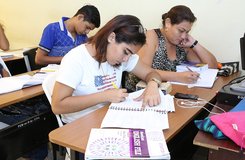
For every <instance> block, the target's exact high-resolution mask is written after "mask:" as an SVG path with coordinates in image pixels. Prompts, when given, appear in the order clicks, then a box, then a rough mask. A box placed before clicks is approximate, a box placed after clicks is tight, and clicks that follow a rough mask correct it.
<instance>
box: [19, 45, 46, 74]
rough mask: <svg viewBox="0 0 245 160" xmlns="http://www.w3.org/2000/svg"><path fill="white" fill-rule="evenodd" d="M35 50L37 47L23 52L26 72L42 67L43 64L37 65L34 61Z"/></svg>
mask: <svg viewBox="0 0 245 160" xmlns="http://www.w3.org/2000/svg"><path fill="white" fill-rule="evenodd" d="M36 51H37V47H35V48H32V49H29V50H27V51H24V52H23V56H24V60H25V64H26V69H27V71H28V72H29V71H33V70H37V69H40V68H42V67H44V66H43V65H38V64H36V63H35V57H36Z"/></svg>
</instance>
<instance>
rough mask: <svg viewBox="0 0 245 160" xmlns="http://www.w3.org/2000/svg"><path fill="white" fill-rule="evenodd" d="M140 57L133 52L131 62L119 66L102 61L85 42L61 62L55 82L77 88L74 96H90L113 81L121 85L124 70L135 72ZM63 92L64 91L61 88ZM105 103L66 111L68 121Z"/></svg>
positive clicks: (64, 119) (110, 84)
mask: <svg viewBox="0 0 245 160" xmlns="http://www.w3.org/2000/svg"><path fill="white" fill-rule="evenodd" d="M138 60H139V57H138V55H136V54H134V55H132V56H131V57H130V58H129V60H128V62H125V63H122V65H121V66H120V67H118V68H115V67H113V66H112V65H110V64H109V63H107V62H104V63H101V66H100V67H99V63H98V62H97V61H96V60H95V59H94V58H93V57H92V56H91V55H90V54H89V52H88V50H87V48H86V47H85V44H82V45H80V46H78V47H75V48H74V49H72V50H71V51H70V52H68V53H67V54H66V55H65V56H64V58H63V59H62V61H61V64H60V68H59V71H58V75H57V79H56V81H58V82H60V83H62V84H65V85H67V86H70V87H71V88H74V92H73V96H79V95H88V94H92V93H97V92H102V91H104V90H107V89H110V88H113V85H112V82H114V83H115V84H116V85H117V86H118V87H120V86H121V80H122V72H123V71H128V72H130V71H132V70H133V69H134V67H135V66H136V64H137V62H138ZM60 92H62V91H60ZM104 105H105V104H98V105H95V106H91V107H89V108H87V109H84V110H82V111H79V112H75V113H69V114H63V115H62V120H63V122H65V123H69V122H72V121H74V120H75V119H77V118H80V117H81V116H83V115H85V114H88V113H90V112H92V111H94V110H96V109H98V108H101V107H103V106H104Z"/></svg>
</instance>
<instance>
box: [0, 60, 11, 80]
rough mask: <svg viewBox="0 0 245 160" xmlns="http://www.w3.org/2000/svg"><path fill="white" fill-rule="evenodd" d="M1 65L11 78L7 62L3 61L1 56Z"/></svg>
mask: <svg viewBox="0 0 245 160" xmlns="http://www.w3.org/2000/svg"><path fill="white" fill-rule="evenodd" d="M0 63H1V64H2V66H3V68H4V69H5V70H6V71H7V72H8V73H9V76H11V73H10V72H9V69H8V67H7V66H6V64H5V62H4V61H3V59H2V57H1V56H0Z"/></svg>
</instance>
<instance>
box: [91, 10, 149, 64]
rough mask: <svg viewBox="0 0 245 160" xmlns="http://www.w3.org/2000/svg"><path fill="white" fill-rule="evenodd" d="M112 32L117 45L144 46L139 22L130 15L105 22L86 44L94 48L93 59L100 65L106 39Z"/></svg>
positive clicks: (143, 35)
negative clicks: (94, 54)
mask: <svg viewBox="0 0 245 160" xmlns="http://www.w3.org/2000/svg"><path fill="white" fill-rule="evenodd" d="M112 32H114V33H115V35H116V37H115V40H116V42H117V43H123V42H124V43H127V44H134V45H141V46H142V45H144V44H145V42H146V36H145V32H144V28H143V26H142V24H141V22H140V20H139V19H138V18H137V17H135V16H132V15H118V16H116V17H114V18H113V19H111V20H110V21H109V22H107V23H106V24H105V25H104V27H102V28H101V29H100V30H99V31H98V32H97V33H96V34H95V35H94V36H93V37H91V38H89V40H88V43H90V44H92V45H94V46H95V48H96V56H95V59H96V60H97V61H98V62H99V63H101V62H102V60H103V59H104V58H105V56H106V51H107V45H108V40H107V39H108V37H109V35H110V34H111V33H112Z"/></svg>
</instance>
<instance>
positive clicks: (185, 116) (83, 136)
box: [49, 73, 240, 153]
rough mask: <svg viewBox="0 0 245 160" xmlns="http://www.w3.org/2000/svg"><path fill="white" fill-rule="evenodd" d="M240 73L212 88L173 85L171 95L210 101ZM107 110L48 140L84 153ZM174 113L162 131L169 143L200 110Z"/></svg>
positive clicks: (52, 135) (219, 80)
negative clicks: (180, 93)
mask: <svg viewBox="0 0 245 160" xmlns="http://www.w3.org/2000/svg"><path fill="white" fill-rule="evenodd" d="M239 75H240V73H236V74H234V75H232V76H229V77H219V78H218V79H217V80H216V82H215V84H214V86H213V88H211V89H207V88H187V86H181V85H173V91H172V92H171V95H174V94H175V93H176V92H182V93H183V92H185V93H190V94H197V95H199V97H200V98H203V99H206V100H207V101H211V100H212V99H213V98H214V97H215V95H216V93H217V92H218V91H219V90H220V89H221V87H222V86H223V85H225V84H227V83H228V82H229V81H230V80H232V79H234V78H235V77H237V76H239ZM175 106H176V105H175ZM107 110H108V106H105V107H103V108H101V109H98V110H96V111H95V112H92V113H90V114H88V115H86V116H84V117H81V118H79V119H78V120H76V121H74V122H72V123H69V124H66V125H64V126H63V127H60V128H57V129H55V130H53V131H52V132H50V134H49V139H50V141H51V142H53V143H55V144H58V145H61V146H64V147H68V148H71V149H72V150H75V151H79V152H83V153H84V152H85V149H86V146H87V142H88V138H89V133H90V130H91V128H100V125H101V122H102V120H103V118H104V116H105V114H106V111H107ZM175 110H176V111H175V112H174V113H169V114H168V118H169V129H167V130H164V131H163V133H164V135H165V138H166V141H167V142H168V141H170V140H171V139H172V138H173V137H174V136H175V135H176V134H178V132H179V131H180V130H181V129H182V128H184V127H185V126H186V125H187V124H188V123H189V122H190V121H192V120H193V118H194V117H195V116H196V115H198V113H199V112H200V111H201V109H200V108H195V109H184V108H180V107H177V106H176V107H175Z"/></svg>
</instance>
